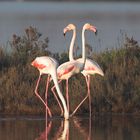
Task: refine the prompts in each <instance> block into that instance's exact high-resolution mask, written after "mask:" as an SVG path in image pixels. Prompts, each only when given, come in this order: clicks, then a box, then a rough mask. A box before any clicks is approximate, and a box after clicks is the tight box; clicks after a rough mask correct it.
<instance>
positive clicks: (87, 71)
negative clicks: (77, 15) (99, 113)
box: [64, 24, 104, 116]
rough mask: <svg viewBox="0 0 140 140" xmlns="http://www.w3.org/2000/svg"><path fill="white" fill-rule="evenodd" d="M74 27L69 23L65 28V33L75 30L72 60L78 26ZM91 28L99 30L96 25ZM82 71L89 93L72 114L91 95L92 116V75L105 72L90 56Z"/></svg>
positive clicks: (72, 42) (71, 53) (102, 74)
mask: <svg viewBox="0 0 140 140" xmlns="http://www.w3.org/2000/svg"><path fill="white" fill-rule="evenodd" d="M85 25H86V24H85ZM85 25H84V26H85ZM74 27H75V25H73V24H69V25H68V26H67V27H66V28H65V30H64V31H65V33H66V32H67V31H70V30H73V37H72V40H71V44H70V50H69V60H70V61H74V57H73V52H74V42H75V38H76V27H75V28H74ZM83 29H84V28H83ZM91 30H93V31H94V32H95V33H96V32H97V30H96V28H95V27H94V26H92V27H91ZM82 32H83V31H82ZM82 41H83V42H85V40H84V38H83V37H82ZM76 61H78V62H81V61H82V60H81V58H79V59H77V60H76ZM81 73H82V74H83V75H84V76H85V79H86V83H87V87H88V94H87V96H86V97H85V98H84V99H83V100H82V101H81V103H80V104H79V105H78V106H77V107H76V109H75V110H74V112H73V113H72V115H74V113H76V111H77V109H78V108H79V107H80V106H81V104H82V103H83V102H84V101H85V100H86V98H87V97H89V108H90V116H91V99H90V75H94V74H99V75H101V76H104V73H103V71H102V69H101V68H100V66H99V65H98V64H97V63H96V62H95V61H93V60H91V59H88V58H87V59H86V62H85V66H84V69H83V71H81Z"/></svg>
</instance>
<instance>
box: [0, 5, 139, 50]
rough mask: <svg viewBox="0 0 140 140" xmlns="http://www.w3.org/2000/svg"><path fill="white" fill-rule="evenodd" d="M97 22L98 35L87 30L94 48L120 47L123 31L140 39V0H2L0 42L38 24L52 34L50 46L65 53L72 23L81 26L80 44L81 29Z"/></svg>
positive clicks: (87, 35)
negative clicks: (83, 0)
mask: <svg viewBox="0 0 140 140" xmlns="http://www.w3.org/2000/svg"><path fill="white" fill-rule="evenodd" d="M86 22H89V23H92V24H94V25H95V26H96V27H97V29H98V36H97V37H95V36H94V34H93V33H89V32H88V33H86V41H87V43H89V44H91V46H93V47H94V49H93V50H94V51H96V50H101V49H106V48H112V47H118V46H119V45H118V44H119V43H120V42H122V36H121V34H122V33H127V34H128V36H129V37H132V36H133V37H134V38H135V39H136V40H137V41H139V42H140V38H139V36H140V3H127V2H124V3H122V2H121V3H111V2H107V3H104V2H101V3H96V2H94V3H61V2H36V3H35V2H29V3H28V2H23V3H22V2H21V3H20V2H19V3H18V2H0V44H6V42H7V40H10V39H11V37H12V34H13V33H16V34H18V35H24V29H25V28H26V27H28V26H30V25H31V26H34V27H36V28H38V30H39V31H40V32H41V33H42V34H43V36H42V39H43V38H45V37H46V36H47V37H49V40H50V42H49V49H50V50H51V51H53V52H62V51H64V50H67V49H68V46H69V43H70V38H71V33H68V34H67V36H66V37H65V38H64V36H63V28H64V27H65V26H66V25H67V24H68V23H74V24H76V25H77V29H78V30H77V41H76V45H78V46H81V28H82V26H83V24H84V23H86Z"/></svg>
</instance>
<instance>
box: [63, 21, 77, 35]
mask: <svg viewBox="0 0 140 140" xmlns="http://www.w3.org/2000/svg"><path fill="white" fill-rule="evenodd" d="M75 28H76V26H75V25H74V24H72V23H71V24H69V25H68V26H67V27H65V28H64V30H63V34H64V36H65V34H66V32H67V31H71V30H75Z"/></svg>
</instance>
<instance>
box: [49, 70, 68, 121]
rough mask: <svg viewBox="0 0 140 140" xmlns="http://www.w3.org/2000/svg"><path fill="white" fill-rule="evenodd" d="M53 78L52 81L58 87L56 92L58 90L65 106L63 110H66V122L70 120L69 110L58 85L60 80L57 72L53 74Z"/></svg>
mask: <svg viewBox="0 0 140 140" xmlns="http://www.w3.org/2000/svg"><path fill="white" fill-rule="evenodd" d="M51 76H52V79H53V81H54V85H55V86H56V90H57V93H58V96H59V98H60V100H61V102H62V105H63V108H64V118H65V120H68V119H69V112H68V109H67V106H66V102H65V99H64V97H63V95H62V93H61V91H60V88H59V85H58V80H57V78H56V77H57V74H56V70H55V71H54V72H53V74H52V75H51Z"/></svg>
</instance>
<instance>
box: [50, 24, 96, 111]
mask: <svg viewBox="0 0 140 140" xmlns="http://www.w3.org/2000/svg"><path fill="white" fill-rule="evenodd" d="M71 28H72V29H73V30H76V28H75V26H73V24H69V26H67V27H66V28H65V29H64V34H65V32H66V31H68V30H69V31H70V30H71ZM86 30H91V31H93V32H96V27H95V26H92V25H90V24H88V23H87V24H85V25H84V26H83V30H82V58H80V59H77V60H74V59H73V58H72V57H71V58H72V60H71V61H68V62H65V63H63V64H62V65H60V66H59V67H58V68H57V75H58V79H60V82H61V81H62V80H66V99H67V108H68V111H69V95H68V80H69V78H70V77H71V76H73V75H74V74H77V73H80V72H81V71H82V70H83V69H84V65H85V61H86V54H85V36H84V34H85V31H86ZM74 36H76V32H74ZM72 42H73V43H74V37H73V38H72ZM53 88H54V87H53ZM53 88H52V90H53Z"/></svg>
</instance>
